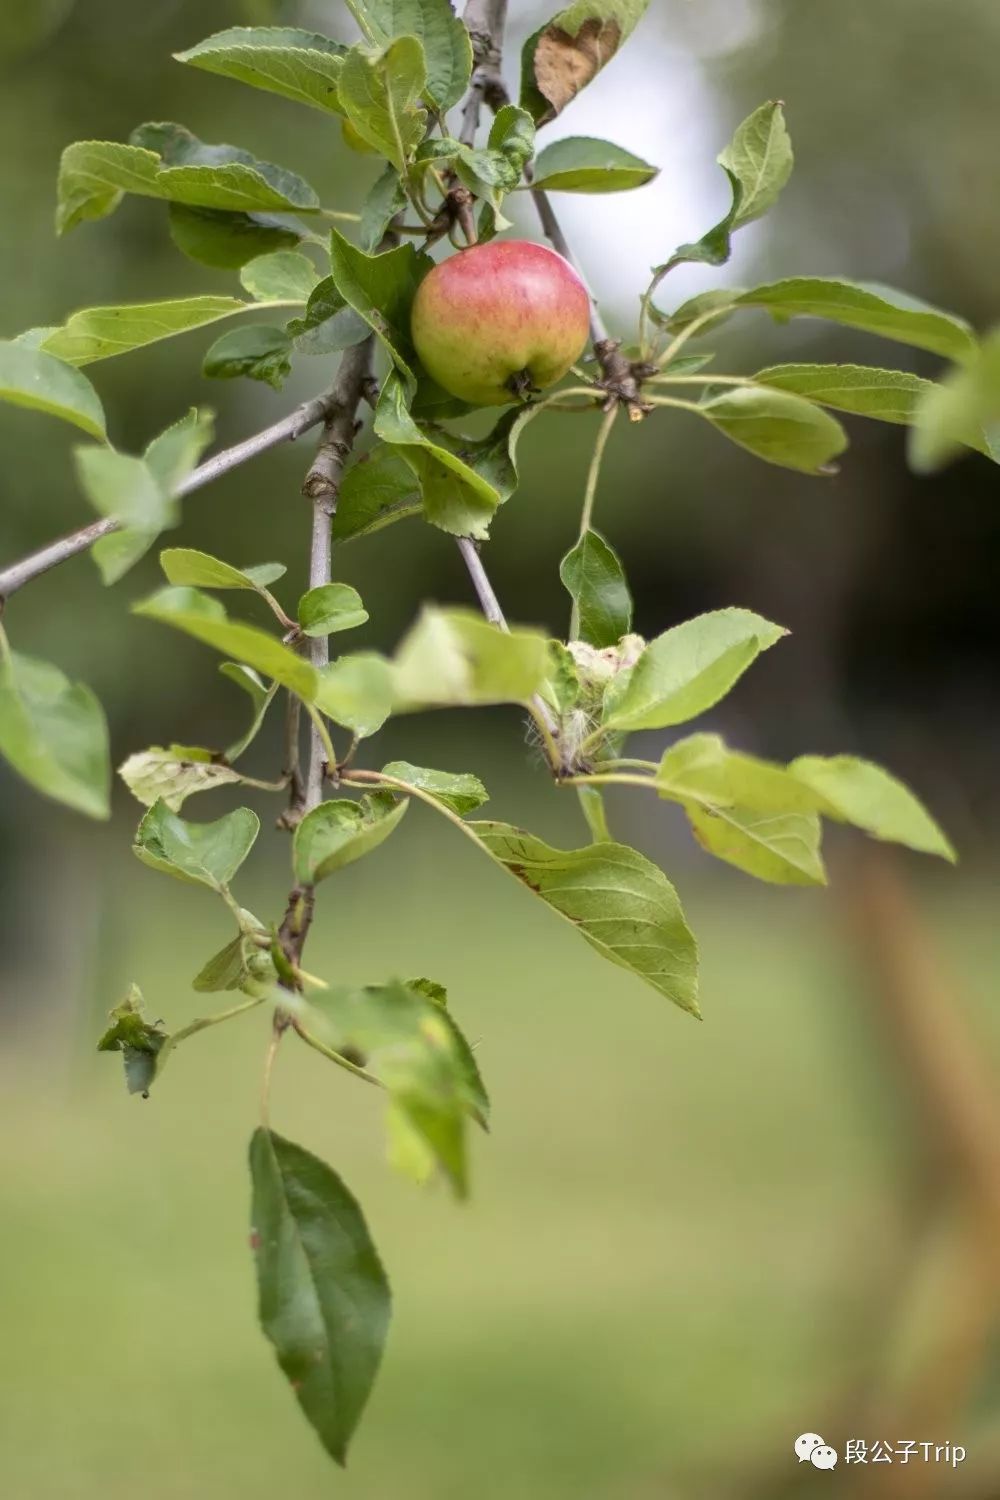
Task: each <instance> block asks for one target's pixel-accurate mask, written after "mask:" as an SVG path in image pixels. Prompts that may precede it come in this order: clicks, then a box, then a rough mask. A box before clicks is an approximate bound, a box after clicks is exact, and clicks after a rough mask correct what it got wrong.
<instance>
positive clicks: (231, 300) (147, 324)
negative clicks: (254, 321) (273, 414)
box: [45, 297, 253, 365]
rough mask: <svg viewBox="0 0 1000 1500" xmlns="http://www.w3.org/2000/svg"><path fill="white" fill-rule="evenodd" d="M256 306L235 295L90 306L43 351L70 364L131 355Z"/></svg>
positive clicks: (55, 335)
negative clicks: (138, 350) (134, 350)
mask: <svg viewBox="0 0 1000 1500" xmlns="http://www.w3.org/2000/svg"><path fill="white" fill-rule="evenodd" d="M252 306H253V304H252V303H249V302H240V301H239V299H238V298H236V297H182V298H178V299H176V300H174V301H171V302H140V303H135V304H132V305H131V306H123V307H90V308H87V309H86V311H84V312H78V313H74V314H73V316H72V317H71V318H70V319H69V320H68V321H67V322H66V323H65V324H64V325H63V327H62V328H58V329H57V330H56V332H55V333H54V334H52V335H51V337H49V338H48V339H46V341H45V352H46V353H47V354H54V355H55V356H56V358H57V359H61V360H65V362H66V363H67V364H68V365H89V364H93V362H94V361H95V360H98V359H111V358H113V356H114V355H116V354H129V353H131V351H132V350H133V349H142V348H144V347H145V346H146V345H147V344H156V343H159V341H160V340H161V339H169V338H173V337H174V336H175V335H176V334H179V333H188V332H189V331H190V330H191V329H192V328H204V327H205V326H206V324H209V323H218V322H219V321H220V320H221V319H223V318H231V317H232V316H233V315H234V314H235V313H243V312H247V311H248V310H249V309H250V308H251V307H252Z"/></svg>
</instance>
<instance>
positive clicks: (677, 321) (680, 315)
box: [650, 231, 742, 371]
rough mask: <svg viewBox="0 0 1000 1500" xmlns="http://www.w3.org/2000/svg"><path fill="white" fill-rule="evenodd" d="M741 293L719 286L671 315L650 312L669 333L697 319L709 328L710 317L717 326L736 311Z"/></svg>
mask: <svg viewBox="0 0 1000 1500" xmlns="http://www.w3.org/2000/svg"><path fill="white" fill-rule="evenodd" d="M713 233H714V231H713ZM707 239H708V236H706V240H707ZM706 240H703V241H702V242H701V243H702V244H705V243H706ZM681 248H682V249H683V250H685V251H687V250H690V249H691V248H692V247H691V246H690V245H684V246H682V247H681ZM678 254H680V251H678ZM726 254H727V255H728V251H727V252H726ZM723 259H725V256H724V257H723ZM710 263H711V262H710ZM716 264H719V265H721V264H722V262H721V261H719V262H716ZM656 269H657V272H659V271H665V270H666V269H667V268H666V267H665V266H658V267H657V268H656ZM741 295H742V294H741V292H740V291H739V290H737V288H735V287H733V288H728V289H727V288H723V287H719V288H717V289H713V290H712V291H710V292H699V294H698V296H697V297H691V298H689V299H688V301H687V302H683V303H682V304H681V306H680V307H679V308H678V309H677V311H676V312H674V313H672V314H671V315H670V316H669V317H668V316H667V315H666V314H665V313H661V312H660V311H659V310H658V309H657V308H655V307H650V313H651V314H652V316H653V319H654V321H655V322H657V323H658V324H659V325H660V327H662V328H665V329H667V331H668V332H669V333H680V332H682V331H683V330H684V329H687V328H690V326H691V324H692V323H694V322H696V321H697V322H699V323H700V322H702V321H703V320H706V321H705V327H706V328H707V327H708V326H709V324H708V321H707V320H708V319H709V318H711V320H712V326H713V327H717V326H718V324H719V323H721V322H724V321H725V320H726V319H727V318H729V317H731V316H732V314H733V313H734V312H735V311H736V309H737V305H738V302H739V298H740V296H741ZM713 357H714V356H713V355H711V354H710V355H708V356H707V359H708V361H709V362H710V361H711V360H712V358H713ZM666 368H668V369H670V370H671V371H676V370H677V365H676V364H675V363H673V362H671V364H670V365H668V366H666Z"/></svg>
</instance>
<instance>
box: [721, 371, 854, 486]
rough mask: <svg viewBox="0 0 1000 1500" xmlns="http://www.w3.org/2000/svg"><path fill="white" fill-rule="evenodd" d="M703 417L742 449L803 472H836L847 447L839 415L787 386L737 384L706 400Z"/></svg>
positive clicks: (784, 466)
mask: <svg viewBox="0 0 1000 1500" xmlns="http://www.w3.org/2000/svg"><path fill="white" fill-rule="evenodd" d="M698 412H699V414H700V415H701V416H704V417H707V418H708V420H709V421H710V422H711V423H712V425H713V426H714V427H716V428H718V430H719V431H720V432H722V433H724V434H725V436H726V437H727V438H729V439H731V441H732V442H734V443H738V444H739V446H740V447H741V448H746V449H747V451H748V452H750V453H752V454H754V456H755V457H756V458H762V459H764V460H765V461H766V462H767V463H771V464H779V465H780V466H781V467H782V468H785V469H797V470H799V472H800V473H803V474H832V473H835V472H836V470H835V469H833V468H832V467H831V465H832V461H833V459H835V458H836V457H837V456H838V454H840V453H843V451H844V449H845V448H846V447H847V434H846V433H845V431H844V429H843V428H842V427H841V425H840V423H839V422H838V421H837V419H836V418H835V417H831V416H829V415H828V413H826V412H825V411H820V410H819V409H818V408H817V407H816V406H814V405H813V404H812V403H811V402H809V401H804V400H802V399H801V398H800V397H799V396H792V395H789V394H788V393H787V392H786V391H773V390H763V389H757V388H755V387H753V386H737V387H735V388H734V389H732V390H726V391H724V392H723V393H722V394H721V395H718V396H714V397H712V399H711V400H708V401H703V402H702V403H701V405H700V406H699V407H698Z"/></svg>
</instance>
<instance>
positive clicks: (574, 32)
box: [521, 0, 649, 125]
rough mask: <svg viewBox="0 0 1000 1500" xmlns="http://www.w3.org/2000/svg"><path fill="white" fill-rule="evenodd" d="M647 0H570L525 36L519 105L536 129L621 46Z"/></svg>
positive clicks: (578, 90)
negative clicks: (527, 113) (526, 38)
mask: <svg viewBox="0 0 1000 1500" xmlns="http://www.w3.org/2000/svg"><path fill="white" fill-rule="evenodd" d="M648 8H649V0H574V3H573V4H571V5H567V6H566V7H565V8H564V9H562V10H560V11H558V12H557V14H556V15H554V16H553V17H552V19H551V21H549V23H548V24H547V25H546V26H543V27H542V28H541V30H540V31H536V32H535V34H534V35H533V36H531V37H529V38H528V40H527V41H526V42H525V44H524V50H523V52H522V54H521V104H522V106H523V107H524V108H525V109H526V110H528V112H529V113H530V114H531V116H532V117H533V119H534V120H535V121H536V123H537V124H539V125H544V124H545V123H546V122H547V121H549V120H554V119H555V117H556V116H557V115H558V114H561V113H562V111H563V110H564V109H565V108H566V106H567V104H570V103H572V101H573V100H574V99H575V98H576V96H577V94H578V93H579V92H580V90H581V89H583V88H585V87H586V85H587V84H588V83H591V82H592V81H593V79H594V78H596V76H597V74H598V73H599V72H600V70H601V69H602V68H603V67H604V66H605V64H606V63H609V62H610V61H611V59H612V58H613V57H614V55H615V53H616V52H617V51H618V49H619V48H620V47H621V46H622V44H623V43H624V42H626V41H627V40H628V38H629V36H630V35H631V33H632V31H633V30H634V29H635V27H636V25H637V24H638V22H639V21H640V20H641V19H642V17H643V15H644V14H645V12H646V10H647V9H648Z"/></svg>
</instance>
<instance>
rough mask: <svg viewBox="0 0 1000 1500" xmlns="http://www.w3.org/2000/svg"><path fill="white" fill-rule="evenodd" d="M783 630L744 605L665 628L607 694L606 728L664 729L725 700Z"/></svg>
mask: <svg viewBox="0 0 1000 1500" xmlns="http://www.w3.org/2000/svg"><path fill="white" fill-rule="evenodd" d="M786 634H787V631H785V630H783V629H782V628H781V626H780V625H772V624H771V622H770V621H769V620H765V619H763V618H762V617H761V616H760V615H755V614H752V613H751V611H750V610H747V609H720V610H715V611H713V612H712V613H710V614H704V615H698V616H696V617H695V619H693V620H687V621H685V623H684V624H683V625H675V626H674V628H673V629H672V630H668V631H665V632H664V634H663V635H660V636H657V638H656V639H655V640H654V641H650V643H649V645H648V646H647V647H646V649H645V650H644V651H643V653H642V655H641V656H640V657H639V660H638V661H637V662H636V664H635V666H634V667H633V668H632V669H631V671H628V672H624V673H622V674H621V675H620V676H619V677H618V678H617V679H616V680H615V682H614V685H613V687H612V689H611V691H610V692H609V696H608V702H607V710H606V713H605V718H604V725H605V727H606V728H608V729H621V730H635V729H665V728H667V727H668V726H669V725H671V724H683V723H684V722H685V721H686V720H688V719H694V718H697V716H698V715H699V714H703V713H705V711H706V710H707V709H709V708H712V707H714V705H715V704H716V703H718V702H719V700H720V699H721V698H724V697H725V696H726V694H727V693H728V692H729V690H730V688H732V687H733V685H734V684H735V683H736V682H737V681H738V680H739V679H740V677H742V676H743V673H744V672H745V671H746V669H747V667H749V666H750V664H751V662H753V661H755V660H756V658H757V657H758V656H759V655H760V653H761V652H762V651H766V650H767V649H768V647H770V646H773V645H774V644H775V642H776V641H779V640H780V639H781V637H782V636H783V635H786Z"/></svg>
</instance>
